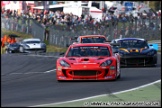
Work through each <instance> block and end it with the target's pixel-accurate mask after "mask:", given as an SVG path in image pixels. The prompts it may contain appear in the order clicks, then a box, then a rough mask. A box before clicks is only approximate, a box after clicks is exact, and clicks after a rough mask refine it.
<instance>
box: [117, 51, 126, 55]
mask: <svg viewBox="0 0 162 108" xmlns="http://www.w3.org/2000/svg"><path fill="white" fill-rule="evenodd" d="M119 54H120V55H123V54H127V52H125V51H119Z"/></svg>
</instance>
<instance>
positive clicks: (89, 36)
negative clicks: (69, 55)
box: [79, 35, 106, 38]
mask: <svg viewBox="0 0 162 108" xmlns="http://www.w3.org/2000/svg"><path fill="white" fill-rule="evenodd" d="M79 37H80V38H85V37H106V36H104V35H84V36H79Z"/></svg>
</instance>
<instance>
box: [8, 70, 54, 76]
mask: <svg viewBox="0 0 162 108" xmlns="http://www.w3.org/2000/svg"><path fill="white" fill-rule="evenodd" d="M55 70H56V69H52V70H48V71H45V72H27V73H10V74H9V75H15V74H35V73H42V74H44V73H50V72H54V71H55Z"/></svg>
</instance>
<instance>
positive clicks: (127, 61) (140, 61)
mask: <svg viewBox="0 0 162 108" xmlns="http://www.w3.org/2000/svg"><path fill="white" fill-rule="evenodd" d="M151 61H152V58H127V59H121V63H122V64H127V65H129V64H130V65H131V64H132V65H133V64H134V65H135V64H144V63H145V64H146V63H147V64H148V63H149V62H151Z"/></svg>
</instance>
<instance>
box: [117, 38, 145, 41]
mask: <svg viewBox="0 0 162 108" xmlns="http://www.w3.org/2000/svg"><path fill="white" fill-rule="evenodd" d="M114 40H115V41H119V40H141V41H145V39H143V38H121V39H114Z"/></svg>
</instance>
